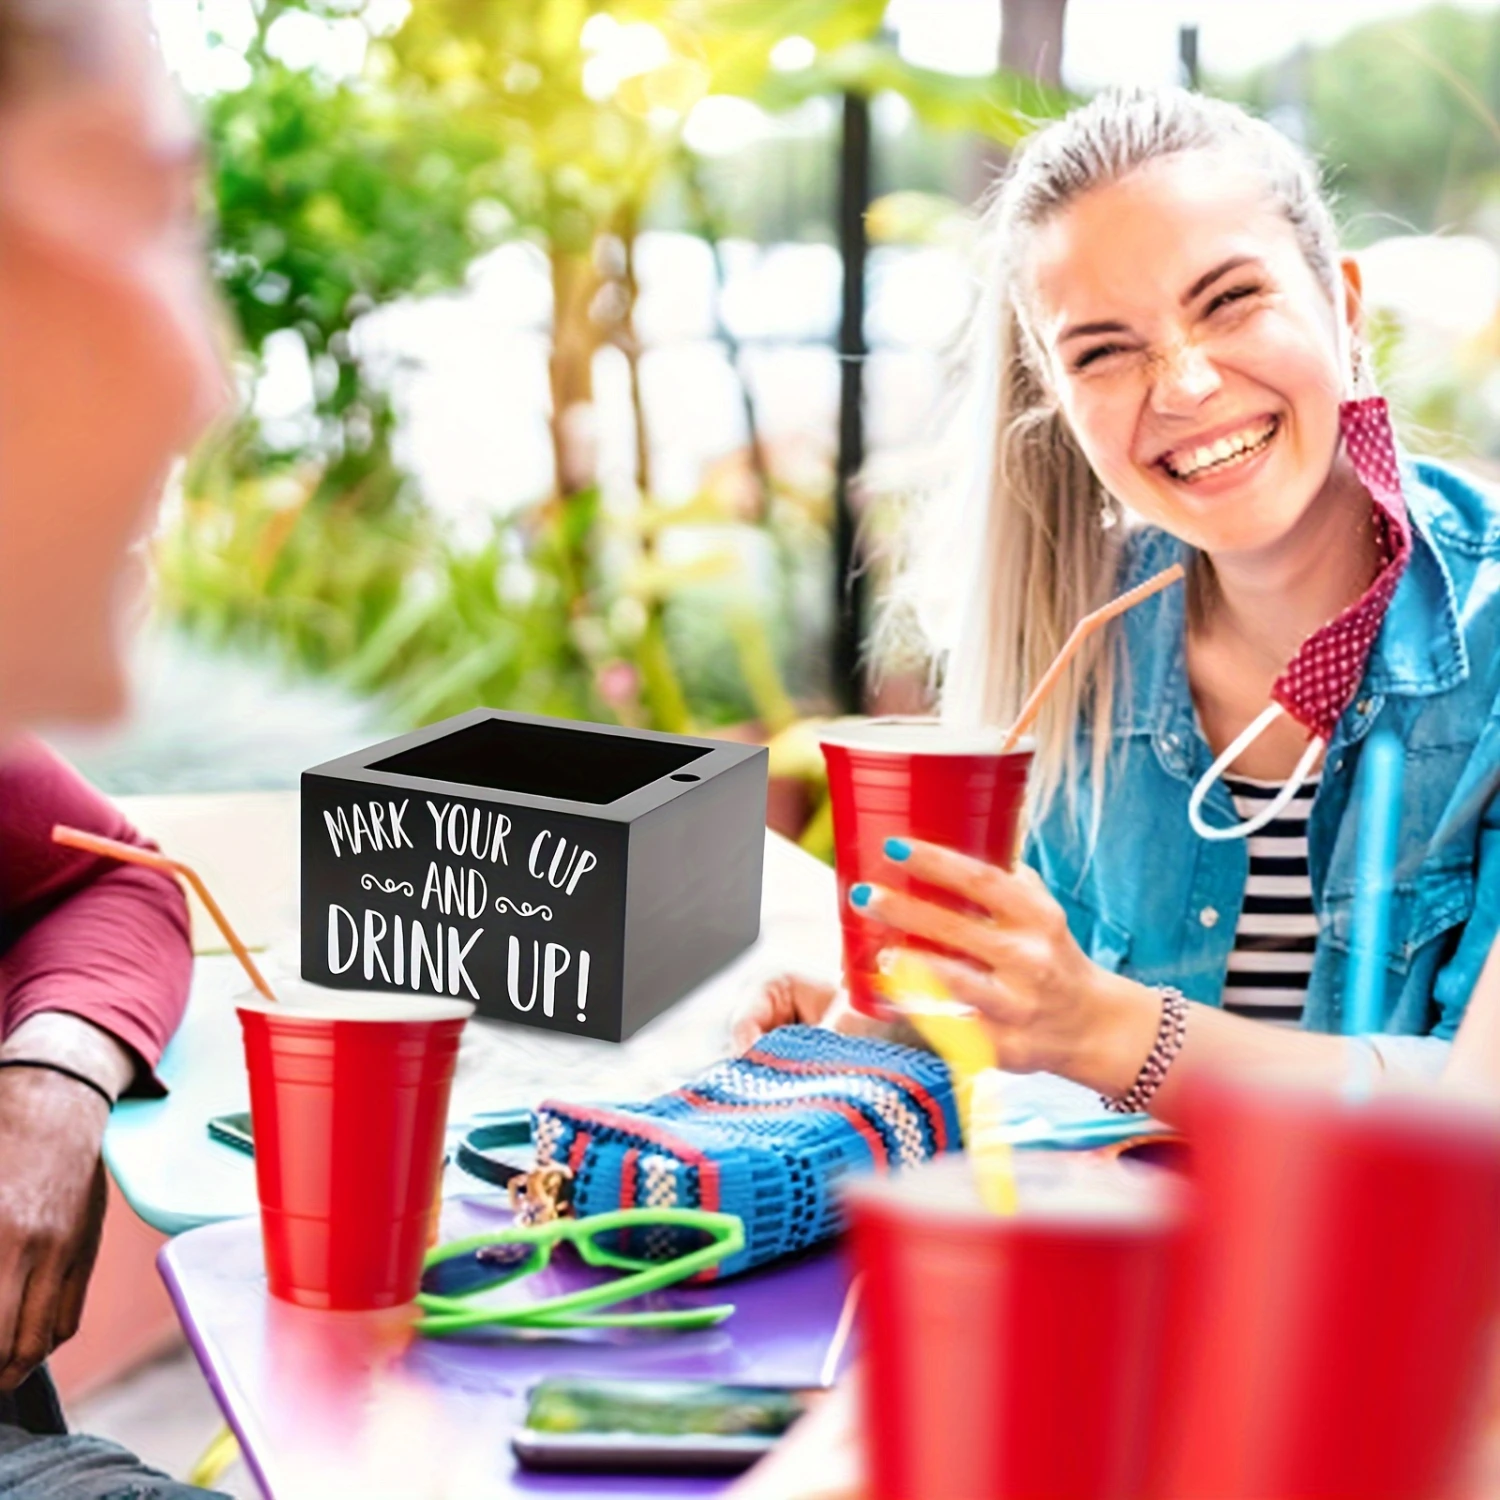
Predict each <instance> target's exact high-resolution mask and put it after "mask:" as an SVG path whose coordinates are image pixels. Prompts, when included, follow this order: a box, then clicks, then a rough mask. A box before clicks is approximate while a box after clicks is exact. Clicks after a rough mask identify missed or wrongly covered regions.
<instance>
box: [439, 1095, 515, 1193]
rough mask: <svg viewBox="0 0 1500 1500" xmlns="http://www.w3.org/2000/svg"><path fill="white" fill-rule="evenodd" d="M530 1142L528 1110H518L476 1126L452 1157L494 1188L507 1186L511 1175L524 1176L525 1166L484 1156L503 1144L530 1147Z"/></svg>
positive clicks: (459, 1144)
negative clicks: (486, 1123)
mask: <svg viewBox="0 0 1500 1500" xmlns="http://www.w3.org/2000/svg"><path fill="white" fill-rule="evenodd" d="M530 1144H531V1113H530V1111H518V1112H516V1113H514V1114H508V1115H504V1116H501V1117H500V1118H498V1119H496V1120H493V1121H491V1122H490V1123H489V1124H488V1125H477V1126H475V1128H474V1129H473V1130H471V1131H469V1132H468V1134H467V1135H465V1136H464V1138H463V1140H461V1141H460V1142H459V1143H458V1150H457V1151H456V1152H455V1153H454V1160H455V1161H456V1162H457V1163H458V1165H459V1166H460V1167H461V1168H462V1169H463V1170H464V1171H465V1172H467V1173H468V1174H469V1176H470V1177H477V1178H478V1179H479V1180H480V1181H481V1182H488V1183H492V1184H493V1185H494V1186H495V1187H507V1186H508V1185H509V1183H510V1180H511V1178H513V1177H520V1176H524V1175H525V1173H526V1168H525V1167H523V1166H518V1165H516V1164H515V1163H513V1162H508V1161H501V1160H499V1159H498V1158H497V1157H493V1156H490V1155H487V1153H488V1152H491V1151H497V1150H499V1149H501V1148H502V1147H505V1146H511V1147H515V1146H529V1145H530Z"/></svg>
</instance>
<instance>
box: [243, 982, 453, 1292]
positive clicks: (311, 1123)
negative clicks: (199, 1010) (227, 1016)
mask: <svg viewBox="0 0 1500 1500" xmlns="http://www.w3.org/2000/svg"><path fill="white" fill-rule="evenodd" d="M278 990H279V992H280V993H282V995H283V1003H281V1004H279V1005H272V1004H270V1003H268V1002H266V1001H262V1000H245V1001H242V1002H241V1003H240V1005H239V1006H238V1010H239V1016H240V1025H241V1027H242V1029H243V1031H244V1038H245V1060H246V1063H247V1064H248V1066H249V1070H250V1112H251V1116H252V1118H253V1123H254V1131H255V1180H256V1187H257V1189H258V1191H259V1195H260V1216H261V1233H262V1237H263V1239H264V1242H265V1253H266V1278H267V1281H268V1282H269V1284H270V1290H271V1294H272V1295H273V1296H275V1297H280V1298H283V1299H284V1300H285V1301H288V1302H295V1303H297V1304H298V1305H300V1306H302V1307H319V1308H343V1309H354V1308H364V1309H368V1308H377V1307H394V1306H397V1305H399V1304H401V1303H405V1302H410V1301H411V1300H412V1298H413V1297H415V1296H416V1294H417V1282H418V1279H419V1278H420V1276H421V1271H422V1256H423V1254H424V1253H425V1251H426V1249H427V1246H428V1243H429V1240H430V1232H431V1229H432V1226H433V1215H434V1213H435V1212H436V1208H437V1201H438V1189H439V1185H440V1182H441V1174H442V1170H443V1133H444V1127H445V1125H446V1122H447V1117H448V1096H449V1093H450V1091H451V1089H452V1084H453V1070H454V1066H455V1064H456V1062H457V1060H458V1042H459V1034H460V1033H461V1032H462V1030H463V1027H464V1022H465V1021H466V1020H468V1018H469V1016H470V1015H471V1014H472V1013H473V1010H474V1007H473V1006H472V1005H469V1004H468V1003H466V1002H464V1001H460V1000H443V999H438V998H435V997H429V996H421V995H418V996H412V997H410V998H408V997H405V996H391V995H363V994H351V993H346V992H338V991H330V990H326V989H318V988H316V987H314V986H312V985H306V984H300V983H283V984H281V985H279V986H278Z"/></svg>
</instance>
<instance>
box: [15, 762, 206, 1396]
mask: <svg viewBox="0 0 1500 1500" xmlns="http://www.w3.org/2000/svg"><path fill="white" fill-rule="evenodd" d="M59 822H65V823H72V824H75V825H77V826H79V827H82V828H86V829H88V830H90V831H91V832H97V833H101V834H104V835H105V836H107V837H109V838H117V839H125V840H128V841H131V842H135V843H139V842H141V840H140V839H139V837H138V835H137V834H136V833H135V831H134V830H133V829H132V828H130V826H129V825H128V824H127V823H126V822H125V820H124V818H123V817H122V816H121V815H120V813H119V812H118V810H116V809H115V808H114V807H112V806H111V805H110V803H109V802H108V801H107V800H106V799H105V798H103V797H101V796H100V795H99V794H98V793H97V792H95V791H94V790H93V789H92V788H91V787H90V786H89V785H88V784H87V783H86V782H85V781H84V780H83V779H82V778H81V777H79V776H78V775H77V774H76V773H75V772H73V771H72V770H71V769H70V768H69V767H68V766H66V765H65V764H64V763H63V762H62V761H60V760H59V759H58V758H57V757H56V756H54V755H53V754H52V753H51V752H50V751H48V750H47V749H46V748H45V747H43V746H42V745H40V744H38V743H36V742H35V741H24V742H22V743H20V744H19V745H16V746H12V747H9V748H8V749H7V751H6V753H5V755H4V757H3V759H0V937H3V939H4V940H5V941H6V943H7V946H6V947H5V951H4V954H3V957H0V1004H3V1031H4V1041H3V1043H0V1059H5V1060H20V1059H26V1060H32V1061H45V1062H51V1063H55V1064H58V1065H60V1066H61V1067H64V1068H68V1069H71V1070H72V1071H73V1072H76V1073H80V1074H82V1075H83V1076H84V1077H86V1078H88V1079H91V1080H92V1081H93V1082H94V1083H96V1084H97V1085H98V1086H99V1088H100V1089H102V1090H103V1091H104V1092H105V1093H106V1094H108V1095H109V1096H111V1097H116V1096H118V1095H119V1094H120V1093H121V1092H122V1091H124V1090H126V1089H128V1088H131V1087H135V1088H137V1089H138V1090H139V1091H141V1092H155V1093H160V1092H161V1086H160V1084H159V1083H157V1082H156V1081H155V1079H154V1077H153V1076H152V1073H151V1069H152V1068H153V1067H154V1066H155V1064H156V1062H157V1060H158V1059H159V1058H160V1056H161V1050H162V1048H163V1046H165V1044H166V1041H167V1039H168V1037H169V1036H170V1035H171V1033H172V1031H173V1030H174V1029H175V1027H176V1025H177V1022H178V1020H179V1019H180V1018H181V1015H182V1010H183V1007H184V1006H185V1004H186V1002H187V991H188V984H189V981H190V978H191V973H192V953H191V950H190V948H189V942H188V922H187V904H186V902H185V900H184V899H183V896H182V892H181V891H180V890H179V889H178V888H177V885H176V883H175V882H174V881H172V880H171V879H170V878H169V877H166V876H164V875H160V874H158V873H157V872H155V871H152V870H145V869H137V868H135V867H132V866H122V865H118V864H116V863H114V862H113V861H110V860H101V859H98V858H95V857H93V856H90V855H86V854H81V853H79V852H77V851H75V850H70V849H65V848H63V847H61V846H60V845H57V844H54V843H53V842H52V837H51V834H52V825H53V824H54V823H59ZM108 1119H109V1108H108V1105H107V1104H106V1102H105V1100H104V1099H103V1098H101V1097H100V1095H99V1094H98V1093H96V1092H95V1091H94V1090H93V1089H91V1088H89V1087H88V1086H86V1085H85V1084H82V1083H80V1082H78V1081H77V1080H76V1079H73V1078H69V1077H67V1076H65V1075H64V1074H61V1073H58V1072H54V1071H50V1070H44V1069H38V1068H21V1067H8V1068H4V1069H0V1389H12V1388H14V1387H15V1386H16V1385H18V1384H19V1383H20V1382H21V1381H22V1380H23V1379H25V1377H26V1376H27V1375H28V1374H29V1373H30V1372H31V1370H32V1369H33V1368H34V1367H35V1366H36V1365H37V1364H39V1363H40V1362H41V1361H42V1360H43V1359H45V1358H46V1356H47V1355H48V1354H49V1353H51V1351H52V1349H53V1348H55V1347H56V1346H57V1345H58V1344H60V1343H62V1342H63V1341H64V1340H65V1339H68V1338H70V1337H72V1335H73V1334H74V1333H75V1332H76V1331H77V1328H78V1321H79V1317H80V1316H81V1314H82V1310H83V1298H84V1292H85V1290H86V1288H87V1285H88V1278H89V1273H90V1272H91V1271H92V1269H93V1264H94V1256H95V1254H96V1253H97V1251H98V1246H99V1232H100V1229H101V1227H102V1223H103V1213H104V1201H105V1199H104V1175H103V1168H102V1166H101V1164H100V1160H99V1148H100V1143H101V1141H102V1139H103V1135H104V1127H105V1125H106V1124H107V1123H108Z"/></svg>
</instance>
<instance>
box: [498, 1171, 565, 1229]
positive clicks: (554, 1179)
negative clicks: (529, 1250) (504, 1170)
mask: <svg viewBox="0 0 1500 1500" xmlns="http://www.w3.org/2000/svg"><path fill="white" fill-rule="evenodd" d="M505 1191H506V1194H507V1196H508V1197H509V1198H510V1206H511V1210H512V1212H513V1213H514V1214H515V1216H516V1223H518V1224H528V1225H530V1224H550V1223H551V1222H552V1221H553V1220H554V1219H570V1218H572V1217H573V1174H572V1172H571V1171H569V1169H568V1168H567V1167H558V1166H548V1167H537V1168H536V1169H535V1170H534V1171H531V1172H518V1173H517V1174H516V1175H515V1176H514V1177H512V1178H511V1179H510V1181H509V1182H508V1183H506V1185H505Z"/></svg>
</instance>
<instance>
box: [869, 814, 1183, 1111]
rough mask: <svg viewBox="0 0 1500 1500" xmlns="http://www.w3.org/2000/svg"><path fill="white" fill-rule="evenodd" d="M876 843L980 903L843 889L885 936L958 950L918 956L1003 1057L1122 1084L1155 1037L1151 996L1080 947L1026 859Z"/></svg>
mask: <svg viewBox="0 0 1500 1500" xmlns="http://www.w3.org/2000/svg"><path fill="white" fill-rule="evenodd" d="M886 854H887V857H888V858H890V859H891V860H892V861H893V862H894V863H899V864H900V865H901V866H902V868H903V870H904V871H906V872H909V873H910V874H911V875H913V876H914V877H915V878H916V879H917V880H919V881H922V882H923V883H924V884H927V885H933V886H939V887H941V888H942V889H943V890H945V891H951V892H952V893H953V894H954V895H955V896H959V897H962V898H963V899H964V900H966V901H969V902H972V903H973V904H974V905H975V906H977V907H980V908H982V911H981V912H980V913H967V912H962V911H954V910H952V909H951V908H949V907H946V906H939V905H936V904H935V903H934V902H931V901H925V900H922V899H920V898H918V897H915V896H910V895H905V894H902V893H901V892H898V891H893V890H888V889H886V888H884V887H882V886H878V885H857V886H855V887H854V888H853V889H852V890H851V891H850V893H849V899H850V902H851V904H852V905H853V906H854V907H855V909H856V910H857V911H859V912H860V913H861V915H863V916H865V917H867V918H869V919H870V920H871V921H874V922H878V923H880V924H882V925H884V926H886V927H889V928H892V929H894V932H893V946H899V940H900V939H899V935H900V934H902V933H906V934H910V935H911V936H912V937H919V938H923V939H926V940H927V941H928V942H931V943H937V944H940V945H941V946H942V947H943V948H945V949H947V950H949V952H950V953H951V954H954V955H961V957H958V956H954V957H948V956H945V955H943V954H937V953H928V952H925V951H924V952H920V953H919V954H918V957H920V959H921V961H922V962H924V963H926V964H928V965H929V966H930V967H931V968H932V969H933V970H934V971H935V972H936V973H937V974H938V975H939V976H940V977H941V978H942V979H943V980H944V981H945V982H946V983H947V985H948V986H949V988H950V989H951V990H952V992H953V994H954V997H955V998H956V999H959V1000H964V1001H967V1002H968V1003H969V1004H971V1005H973V1006H974V1007H975V1008H976V1009H977V1010H979V1011H980V1013H981V1014H982V1015H983V1016H984V1017H985V1019H986V1021H987V1022H988V1023H989V1028H990V1032H991V1035H992V1036H993V1038H994V1041H995V1046H996V1050H997V1053H998V1060H999V1065H1000V1066H1001V1067H1002V1068H1005V1069H1008V1070H1010V1071H1012V1072H1021V1073H1025V1072H1035V1071H1039V1070H1045V1071H1048V1072H1053V1073H1061V1074H1063V1075H1064V1076H1066V1077H1069V1078H1072V1079H1075V1080H1076V1081H1077V1082H1079V1083H1084V1084H1087V1085H1088V1086H1089V1087H1091V1088H1095V1089H1098V1090H1099V1091H1100V1092H1101V1093H1105V1094H1110V1095H1119V1094H1123V1093H1124V1092H1125V1091H1126V1090H1127V1089H1128V1088H1129V1087H1130V1086H1131V1084H1132V1083H1133V1082H1134V1081H1135V1077H1136V1074H1137V1073H1138V1072H1139V1070H1140V1067H1141V1064H1142V1063H1143V1062H1144V1061H1145V1059H1146V1057H1147V1055H1148V1054H1149V1052H1150V1051H1151V1047H1152V1043H1153V1041H1154V1040H1155V1036H1156V1028H1157V1025H1158V1023H1159V1020H1160V1016H1161V997H1160V995H1159V994H1157V993H1156V992H1155V991H1153V990H1150V989H1148V988H1147V987H1146V986H1144V985H1141V984H1137V983H1135V982H1134V981H1133V980H1129V979H1123V978H1121V977H1120V976H1119V975H1117V974H1112V973H1110V972H1109V971H1107V970H1105V969H1102V968H1100V967H1099V965H1098V964H1096V963H1094V962H1093V961H1092V960H1091V959H1089V958H1088V957H1087V956H1086V955H1085V954H1084V952H1083V950H1082V949H1081V948H1080V947H1079V946H1078V944H1077V943H1076V942H1075V941H1074V939H1073V935H1072V933H1071V932H1069V930H1068V921H1067V917H1066V915H1065V914H1064V912H1063V909H1062V907H1061V906H1059V905H1058V903H1057V901H1056V900H1054V899H1053V897H1052V895H1051V893H1050V892H1049V891H1048V890H1047V888H1046V886H1045V885H1044V884H1043V883H1042V880H1041V878H1040V876H1038V875H1037V874H1036V872H1035V871H1034V870H1031V869H1029V868H1027V867H1025V866H1022V867H1021V868H1019V869H1017V870H1014V871H1011V870H1003V869H1001V868H999V866H996V865H988V864H985V863H984V862H983V861H981V860H977V859H971V858H969V857H968V856H967V855H964V854H956V853H954V852H953V851H952V850H951V849H944V848H941V847H939V846H938V845H936V844H928V843H922V842H920V841H918V840H914V839H913V840H908V839H889V840H887V842H886Z"/></svg>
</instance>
